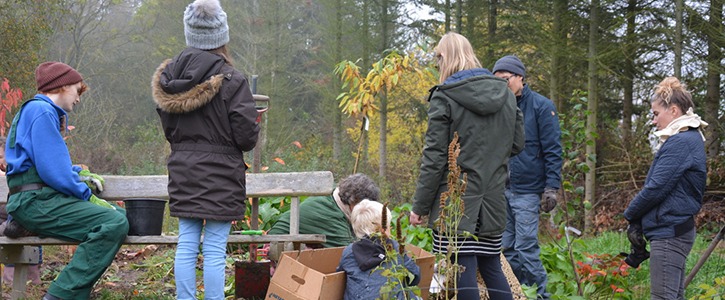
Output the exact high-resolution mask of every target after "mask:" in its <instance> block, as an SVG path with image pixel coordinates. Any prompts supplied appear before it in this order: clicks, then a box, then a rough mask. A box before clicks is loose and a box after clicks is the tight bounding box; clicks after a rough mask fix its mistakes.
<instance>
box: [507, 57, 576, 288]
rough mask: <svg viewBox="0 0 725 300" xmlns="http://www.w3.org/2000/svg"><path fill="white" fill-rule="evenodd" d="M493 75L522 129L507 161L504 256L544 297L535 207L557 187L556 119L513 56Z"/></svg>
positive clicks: (552, 197) (551, 202) (550, 204)
mask: <svg viewBox="0 0 725 300" xmlns="http://www.w3.org/2000/svg"><path fill="white" fill-rule="evenodd" d="M493 73H494V75H496V76H497V77H500V78H503V79H506V81H508V87H509V89H511V91H512V92H513V93H514V95H516V103H517V105H518V107H519V109H521V111H522V112H523V114H524V128H525V132H526V133H525V136H526V143H525V147H524V151H522V152H521V153H519V154H518V155H516V156H514V157H512V158H511V161H510V162H509V184H508V186H507V189H506V192H505V194H506V200H508V218H507V222H506V231H504V233H503V242H502V243H503V245H502V246H503V249H504V255H505V256H506V258H507V259H508V261H509V264H510V265H511V268H512V269H513V271H514V274H516V277H517V278H518V279H519V281H520V282H521V283H522V284H525V285H528V286H533V285H534V284H536V286H537V294H538V297H540V298H544V299H547V298H548V297H549V294H548V293H546V283H547V278H546V270H545V269H544V266H543V264H542V263H541V259H540V258H539V253H540V248H539V239H538V232H539V211H540V210H541V211H543V212H549V211H551V210H552V209H554V207H555V206H556V198H557V192H558V189H559V186H560V185H561V164H562V158H561V154H562V150H561V141H560V138H561V129H560V128H559V117H558V115H557V112H556V108H555V107H554V104H553V103H552V102H551V100H549V99H547V98H546V97H544V96H542V95H540V94H538V93H536V92H534V91H532V90H531V89H530V88H529V86H528V85H527V84H526V83H524V79H525V77H526V68H525V67H524V64H523V63H522V62H521V60H519V58H518V57H516V56H513V55H508V56H504V57H502V58H501V59H499V60H498V61H497V62H496V64H495V65H494V67H493Z"/></svg>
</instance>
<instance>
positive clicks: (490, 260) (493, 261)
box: [458, 255, 513, 300]
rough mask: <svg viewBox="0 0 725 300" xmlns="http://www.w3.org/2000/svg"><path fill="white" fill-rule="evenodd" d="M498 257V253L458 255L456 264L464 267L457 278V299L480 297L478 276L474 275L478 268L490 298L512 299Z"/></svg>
mask: <svg viewBox="0 0 725 300" xmlns="http://www.w3.org/2000/svg"><path fill="white" fill-rule="evenodd" d="M499 259H500V258H499V256H498V255H458V264H460V265H462V266H464V267H465V268H466V270H465V271H464V272H463V273H462V274H461V277H460V278H459V279H458V299H461V300H477V299H481V297H480V295H479V293H478V278H477V277H476V270H477V269H478V271H479V272H480V273H481V277H482V278H483V282H485V283H486V288H488V296H489V298H491V300H499V299H505V300H509V299H511V300H512V299H513V296H512V294H511V287H509V283H508V281H506V276H505V275H504V274H503V271H502V270H501V261H500V260H499Z"/></svg>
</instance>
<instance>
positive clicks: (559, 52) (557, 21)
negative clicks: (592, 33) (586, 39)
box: [549, 0, 568, 112]
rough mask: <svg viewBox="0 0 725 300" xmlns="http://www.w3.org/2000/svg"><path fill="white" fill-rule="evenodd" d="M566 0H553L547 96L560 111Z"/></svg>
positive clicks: (561, 105)
mask: <svg viewBox="0 0 725 300" xmlns="http://www.w3.org/2000/svg"><path fill="white" fill-rule="evenodd" d="M567 5H568V3H567V0H554V19H553V23H554V24H553V26H554V28H553V31H554V32H553V35H554V53H553V55H552V58H551V85H550V86H549V89H550V93H549V96H550V98H551V101H553V102H554V105H556V110H557V111H559V112H561V111H563V109H564V97H562V95H561V90H562V82H563V80H562V79H563V77H564V72H563V71H562V70H563V69H564V68H563V67H562V65H563V63H564V60H565V58H564V55H565V54H564V49H565V48H566V44H567V38H566V30H564V28H566V26H565V23H566V21H565V20H564V15H566V7H567Z"/></svg>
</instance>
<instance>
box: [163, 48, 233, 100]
mask: <svg viewBox="0 0 725 300" xmlns="http://www.w3.org/2000/svg"><path fill="white" fill-rule="evenodd" d="M224 64H225V61H224V59H223V58H222V57H221V56H218V55H216V54H213V53H210V52H207V51H202V50H198V49H194V48H187V49H185V50H184V51H183V52H181V54H179V55H178V56H176V57H175V58H174V59H173V60H172V59H167V60H165V61H164V62H163V63H161V65H159V67H158V68H156V72H154V75H153V78H152V80H151V91H152V95H153V98H154V102H156V105H158V106H159V108H160V109H161V110H163V111H166V112H168V113H188V112H190V111H193V110H196V109H198V108H199V107H202V106H204V105H206V104H207V103H209V102H210V101H211V100H212V99H213V98H214V96H215V95H216V94H217V93H218V92H219V90H220V89H221V86H222V82H223V81H224V77H225V76H227V75H225V74H221V68H222V67H223V66H224ZM229 76H231V74H229V75H228V77H229Z"/></svg>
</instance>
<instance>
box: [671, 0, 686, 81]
mask: <svg viewBox="0 0 725 300" xmlns="http://www.w3.org/2000/svg"><path fill="white" fill-rule="evenodd" d="M682 2H683V0H675V45H674V47H673V48H674V50H675V66H674V67H675V74H674V76H675V77H677V78H681V76H682V11H683V10H684V4H683V3H682Z"/></svg>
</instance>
